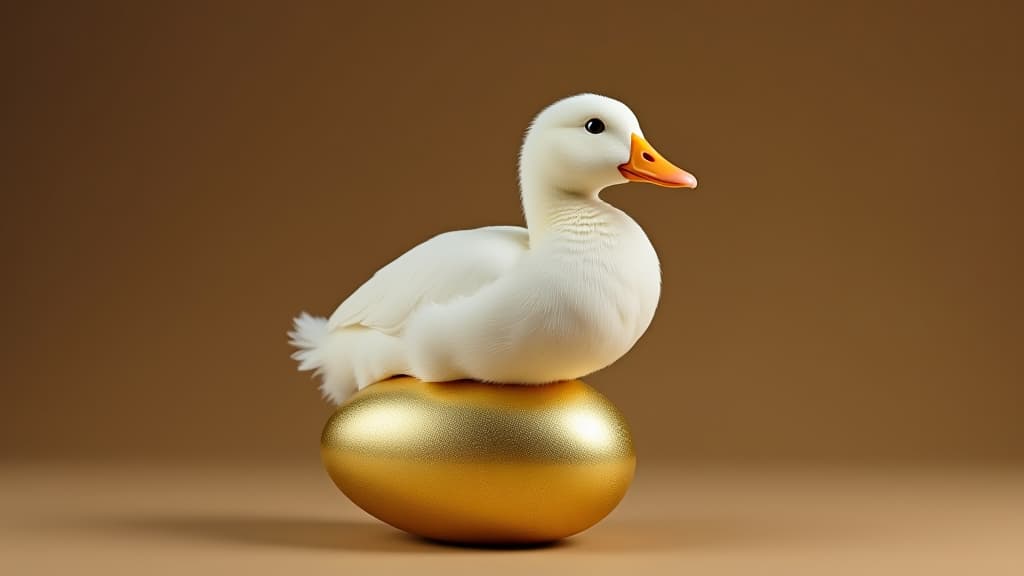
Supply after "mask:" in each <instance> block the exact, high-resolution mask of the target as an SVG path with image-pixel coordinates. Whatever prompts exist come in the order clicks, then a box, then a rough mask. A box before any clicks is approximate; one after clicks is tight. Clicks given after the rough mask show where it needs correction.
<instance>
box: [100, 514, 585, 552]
mask: <svg viewBox="0 0 1024 576" xmlns="http://www.w3.org/2000/svg"><path fill="white" fill-rule="evenodd" d="M102 524H103V525H104V526H105V527H106V528H113V529H115V530H118V531H121V532H132V533H148V534H155V535H159V536H174V537H178V538H187V539H192V540H202V541H207V542H217V543H226V544H234V545H245V546H261V547H276V548H292V549H305V550H335V551H348V552H391V553H403V552H404V553H416V554H424V553H428V554H429V553H437V552H445V551H448V552H451V551H452V550H455V549H463V550H482V551H485V550H495V551H517V550H539V549H545V548H558V547H562V546H565V545H567V544H566V541H556V542H544V543H538V544H521V545H515V544H510V545H504V544H494V545H490V544H481V545H475V544H460V543H451V542H442V541H438V540H432V539H429V538H423V537H420V536H414V535H412V534H408V533H405V532H402V531H400V530H397V529H395V528H392V527H390V526H387V525H385V524H382V523H379V522H369V521H366V522H362V521H354V520H334V519H325V518H299V517H288V516H268V515H238V514H236V515H228V514H225V515H213V514H205V515H177V514H175V515H166V516H155V515H153V516H145V517H131V518H119V519H113V520H111V519H107V520H105V521H104V522H102Z"/></svg>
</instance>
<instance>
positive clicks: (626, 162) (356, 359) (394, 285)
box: [289, 94, 696, 403]
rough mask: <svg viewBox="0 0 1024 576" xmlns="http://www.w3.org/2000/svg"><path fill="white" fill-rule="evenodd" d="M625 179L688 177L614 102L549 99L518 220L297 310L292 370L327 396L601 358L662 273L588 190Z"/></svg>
mask: <svg viewBox="0 0 1024 576" xmlns="http://www.w3.org/2000/svg"><path fill="white" fill-rule="evenodd" d="M595 120H596V121H597V122H595ZM627 180H642V181H648V182H653V183H656V184H659V185H662V186H672V187H694V186H696V180H695V179H694V178H693V176H691V175H690V174H688V173H686V172H685V171H683V170H680V169H679V168H676V167H675V166H673V165H672V164H671V163H669V162H668V161H667V160H665V159H664V158H662V157H661V156H660V155H659V154H658V153H657V152H656V151H655V150H654V149H653V148H652V147H650V145H649V144H648V143H647V142H646V141H645V140H644V139H643V133H642V132H641V130H640V126H639V123H638V122H637V120H636V117H635V116H634V115H633V113H632V112H631V111H630V110H629V108H627V107H626V106H625V105H624V104H622V103H620V102H617V101H615V100H612V99H610V98H605V97H603V96H597V95H594V94H583V95H579V96H573V97H571V98H567V99H565V100H562V101H560V102H557V103H555V104H553V105H551V106H550V107H548V108H547V109H546V110H544V111H543V112H541V114H540V115H538V116H537V118H536V119H535V120H534V123H533V125H532V126H531V128H530V130H529V131H528V133H527V136H526V139H525V141H524V143H523V149H522V154H521V158H520V187H521V193H522V200H523V208H524V213H525V215H526V223H527V228H520V227H514V226H492V227H486V228H478V229H474V230H460V231H455V232H446V233H444V234H440V235H438V236H435V237H434V238H431V239H430V240H427V241H426V242H424V243H422V244H420V245H418V246H416V247H415V248H413V249H412V250H410V251H408V252H406V253H405V254H403V255H402V256H400V257H398V258H397V259H395V260H394V261H392V262H391V263H390V264H388V265H387V266H385V267H383V268H381V269H380V270H379V271H378V272H377V273H376V274H374V275H373V277H372V278H370V280H368V281H367V282H366V283H365V284H363V285H362V286H361V287H360V288H359V289H358V290H356V291H355V292H354V293H353V294H352V295H351V296H349V297H348V298H347V299H346V300H345V301H344V302H342V304H341V305H340V306H339V307H338V309H337V310H336V311H335V312H334V314H332V315H331V317H330V319H329V320H328V319H324V318H317V317H313V316H310V315H308V314H305V313H303V314H302V315H300V316H299V317H298V318H296V319H295V325H294V330H293V331H292V332H290V333H289V335H290V336H291V343H292V344H293V345H294V346H296V347H297V348H298V349H299V350H298V351H297V352H296V353H295V354H294V355H293V357H294V358H296V359H297V360H299V369H300V370H315V371H316V372H317V373H319V374H320V375H321V376H322V377H323V382H322V384H321V390H322V392H323V393H324V396H326V397H327V398H328V399H329V400H331V401H333V402H335V403H340V402H341V401H343V400H344V399H345V398H346V397H347V396H348V395H349V394H351V393H352V392H353V391H355V390H356V389H357V388H363V387H365V386H367V385H369V384H372V383H373V382H376V381H379V380H382V379H384V378H387V377H390V376H394V375H396V374H409V375H412V376H415V377H417V378H420V379H423V380H428V381H445V380H456V379H463V378H469V379H475V380H483V381H489V382H509V383H520V384H542V383H547V382H553V381H558V380H565V379H570V378H578V377H581V376H584V375H586V374H589V373H591V372H594V371H596V370H599V369H601V368H603V367H605V366H607V365H609V364H611V363H612V362H614V361H615V360H617V359H618V358H620V357H621V356H622V355H623V354H625V353H626V352H627V351H628V350H629V349H630V348H631V347H632V346H633V344H634V343H635V342H636V341H637V339H639V338H640V336H641V335H642V334H643V333H644V331H645V330H646V329H647V326H648V325H649V324H650V322H651V319H652V318H653V316H654V310H655V308H656V306H657V302H658V297H659V293H660V283H661V280H660V271H659V266H658V259H657V255H656V254H655V252H654V248H653V247H652V246H651V244H650V242H649V241H648V239H647V236H646V235H645V234H644V232H643V230H642V229H641V228H640V226H639V225H637V224H636V222H634V221H633V220H632V219H631V218H630V217H629V216H628V215H626V214H625V213H624V212H622V211H621V210H618V209H616V208H614V207H613V206H611V205H609V204H607V203H605V202H604V201H602V200H601V199H600V198H599V197H598V193H599V192H600V191H601V190H602V189H603V188H605V187H607V186H610V185H614V184H620V183H623V182H625V181H627Z"/></svg>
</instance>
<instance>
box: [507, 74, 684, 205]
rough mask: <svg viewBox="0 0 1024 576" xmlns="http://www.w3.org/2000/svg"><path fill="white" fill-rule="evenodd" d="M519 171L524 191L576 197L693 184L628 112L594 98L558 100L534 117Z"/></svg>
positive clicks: (614, 103) (613, 102)
mask: <svg viewBox="0 0 1024 576" xmlns="http://www.w3.org/2000/svg"><path fill="white" fill-rule="evenodd" d="M519 173H520V174H519V176H520V181H521V183H522V185H523V186H524V188H525V187H527V186H531V187H544V188H548V189H554V190H559V191H562V192H571V193H578V194H597V193H598V192H600V191H601V190H602V189H603V188H606V187H608V186H612V185H615V184H622V183H625V182H628V181H633V182H650V183H651V184H657V185H658V186H665V187H669V188H695V187H696V186H697V179H696V178H695V177H694V176H693V175H692V174H690V173H689V172H687V171H685V170H683V169H682V168H679V167H677V166H676V165H674V164H672V163H671V162H669V161H668V160H666V159H665V158H664V157H663V156H662V155H661V154H660V153H658V151H657V150H655V149H654V147H653V146H651V144H650V143H649V142H647V140H646V139H644V134H643V131H642V130H641V129H640V122H639V121H637V119H636V115H634V114H633V111H632V110H630V109H629V108H628V107H627V106H626V105H625V104H623V103H622V102H619V101H618V100H613V99H611V98H607V97H605V96H598V95H597V94H580V95H577V96H572V97H569V98H566V99H564V100H560V101H558V102H556V103H554V104H552V105H551V106H549V107H548V108H546V109H545V110H544V111H542V112H541V113H540V114H539V115H538V116H537V118H536V119H535V120H534V121H533V124H532V125H531V126H530V129H529V131H528V132H527V134H526V139H525V141H524V142H523V149H522V155H521V158H520V164H519ZM524 193H525V190H524Z"/></svg>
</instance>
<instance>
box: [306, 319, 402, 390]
mask: <svg viewBox="0 0 1024 576" xmlns="http://www.w3.org/2000/svg"><path fill="white" fill-rule="evenodd" d="M288 337H289V338H290V340H289V343H290V344H291V345H292V346H294V347H296V348H298V350H296V351H295V353H294V354H292V358H294V359H296V360H298V361H299V370H303V371H305V370H312V371H313V375H314V376H320V377H321V378H322V381H321V383H320V392H321V393H322V394H323V396H324V398H325V399H327V400H328V401H330V402H332V403H334V404H340V403H341V402H342V401H343V400H345V399H346V398H347V397H348V396H350V395H351V394H352V393H353V392H355V391H356V390H357V389H361V388H365V387H366V386H368V385H370V384H372V383H374V382H376V381H378V380H382V379H384V378H389V377H391V376H394V375H395V374H400V373H403V371H404V366H405V360H404V354H403V347H402V346H401V342H400V341H399V340H398V339H397V338H395V337H393V336H388V335H386V334H382V333H380V332H376V331H374V330H370V329H367V328H342V329H339V330H336V331H334V332H332V331H331V330H329V329H328V328H327V319H326V318H321V317H319V316H312V315H310V314H307V313H305V312H303V313H302V314H299V315H298V316H297V317H296V318H295V320H294V323H293V328H292V330H291V332H288Z"/></svg>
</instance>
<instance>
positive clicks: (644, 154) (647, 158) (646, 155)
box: [643, 152, 654, 162]
mask: <svg viewBox="0 0 1024 576" xmlns="http://www.w3.org/2000/svg"><path fill="white" fill-rule="evenodd" d="M643 157H644V160H647V161H648V162H654V156H651V155H650V154H648V153H647V152H644V153H643Z"/></svg>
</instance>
